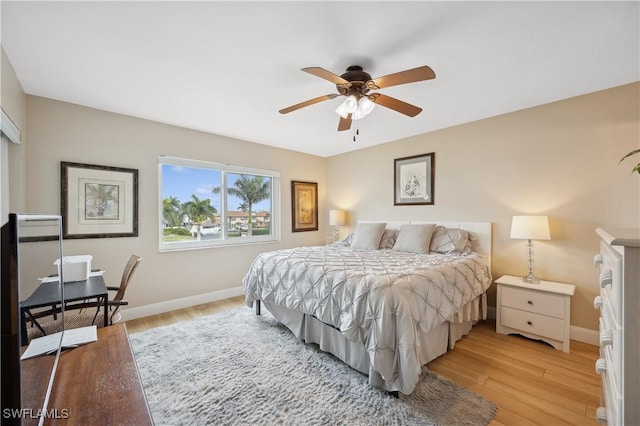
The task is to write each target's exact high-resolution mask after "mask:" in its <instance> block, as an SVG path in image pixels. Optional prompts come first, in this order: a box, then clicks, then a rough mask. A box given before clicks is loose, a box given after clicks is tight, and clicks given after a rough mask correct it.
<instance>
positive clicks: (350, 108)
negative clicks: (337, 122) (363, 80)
mask: <svg viewBox="0 0 640 426" xmlns="http://www.w3.org/2000/svg"><path fill="white" fill-rule="evenodd" d="M357 109H358V100H357V99H356V97H355V96H354V95H351V96H349V97H348V98H347V99H346V100H345V101H344V102H343V103H341V104H340V106H339V107H338V108H336V114H338V115H339V116H340V117H342V118H347V117H348V116H349V114H353V113H354V112H356V110H357Z"/></svg>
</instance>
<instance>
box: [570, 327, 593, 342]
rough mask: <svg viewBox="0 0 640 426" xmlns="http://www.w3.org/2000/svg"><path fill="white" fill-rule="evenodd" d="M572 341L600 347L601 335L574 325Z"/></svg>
mask: <svg viewBox="0 0 640 426" xmlns="http://www.w3.org/2000/svg"><path fill="white" fill-rule="evenodd" d="M571 340H576V341H578V342H582V343H588V344H590V345H595V346H600V333H599V332H598V331H597V330H591V329H589V328H583V327H578V326H575V325H572V326H571Z"/></svg>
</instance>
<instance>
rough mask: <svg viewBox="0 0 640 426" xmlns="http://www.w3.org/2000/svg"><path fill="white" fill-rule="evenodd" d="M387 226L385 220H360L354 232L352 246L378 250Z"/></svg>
mask: <svg viewBox="0 0 640 426" xmlns="http://www.w3.org/2000/svg"><path fill="white" fill-rule="evenodd" d="M386 226H387V224H386V223H385V222H381V223H373V222H372V223H369V222H358V226H357V227H356V232H355V233H354V234H353V241H352V242H351V248H354V249H367V250H377V249H378V247H379V246H380V240H381V239H382V234H383V233H384V228H385V227H386Z"/></svg>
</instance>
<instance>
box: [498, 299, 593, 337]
mask: <svg viewBox="0 0 640 426" xmlns="http://www.w3.org/2000/svg"><path fill="white" fill-rule="evenodd" d="M487 317H488V318H489V319H492V320H495V319H496V307H495V306H487ZM571 340H575V341H578V342H582V343H588V344H590V345H595V346H598V345H600V333H598V331H597V330H591V329H588V328H583V327H578V326H575V325H572V326H571Z"/></svg>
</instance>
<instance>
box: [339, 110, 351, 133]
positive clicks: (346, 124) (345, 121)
mask: <svg viewBox="0 0 640 426" xmlns="http://www.w3.org/2000/svg"><path fill="white" fill-rule="evenodd" d="M350 128H351V114H349V115H347V118H342V117H340V122H339V123H338V131H339V132H341V131H343V130H349V129H350Z"/></svg>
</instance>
